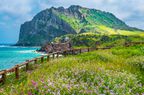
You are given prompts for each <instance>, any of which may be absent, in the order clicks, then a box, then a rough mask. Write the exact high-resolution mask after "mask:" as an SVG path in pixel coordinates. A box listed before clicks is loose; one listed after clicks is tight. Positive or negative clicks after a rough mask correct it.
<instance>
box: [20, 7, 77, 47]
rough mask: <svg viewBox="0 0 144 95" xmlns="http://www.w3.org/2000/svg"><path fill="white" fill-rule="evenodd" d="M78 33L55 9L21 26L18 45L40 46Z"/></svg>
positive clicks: (43, 12) (38, 15) (40, 14)
mask: <svg viewBox="0 0 144 95" xmlns="http://www.w3.org/2000/svg"><path fill="white" fill-rule="evenodd" d="M75 33H76V31H75V30H74V29H73V28H72V27H71V26H70V25H69V24H68V23H67V22H65V21H64V20H62V19H60V18H59V17H58V16H57V15H55V13H54V10H53V9H48V10H44V11H42V12H40V13H39V14H37V15H36V16H35V17H34V18H33V19H32V20H31V21H29V22H25V23H24V24H22V25H21V29H20V35H19V41H18V43H17V45H22V46H38V45H43V44H45V43H46V42H50V41H52V39H53V38H55V37H59V36H61V35H65V34H75Z"/></svg>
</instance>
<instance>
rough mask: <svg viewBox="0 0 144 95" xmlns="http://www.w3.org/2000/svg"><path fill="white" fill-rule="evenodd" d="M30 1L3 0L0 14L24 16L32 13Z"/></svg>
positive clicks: (0, 4) (0, 3)
mask: <svg viewBox="0 0 144 95" xmlns="http://www.w3.org/2000/svg"><path fill="white" fill-rule="evenodd" d="M30 4H31V1H30V0H3V1H1V2H0V12H4V13H9V14H14V15H24V14H27V13H29V12H31V6H30Z"/></svg>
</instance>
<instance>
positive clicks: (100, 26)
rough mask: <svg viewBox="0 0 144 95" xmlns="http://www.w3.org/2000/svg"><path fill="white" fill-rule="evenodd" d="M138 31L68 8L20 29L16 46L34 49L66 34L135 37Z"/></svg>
mask: <svg viewBox="0 0 144 95" xmlns="http://www.w3.org/2000/svg"><path fill="white" fill-rule="evenodd" d="M139 31H141V30H139V29H136V28H132V27H129V26H128V25H126V24H125V23H124V22H123V21H121V20H120V19H118V18H116V17H115V16H114V15H113V14H111V13H109V12H104V11H100V10H96V9H88V8H84V7H81V6H76V5H72V6H70V7H69V8H63V7H59V8H54V7H52V8H50V9H46V10H44V11H42V12H40V13H38V14H37V15H36V16H35V17H34V18H33V19H32V20H31V21H28V22H25V23H24V24H22V25H21V29H20V36H19V41H18V42H17V45H23V46H26V45H29V46H37V45H43V44H45V43H47V42H51V41H52V40H53V39H55V38H56V37H60V36H62V35H66V34H77V33H96V34H107V35H111V34H126V35H129V34H135V33H136V32H138V33H141V32H139Z"/></svg>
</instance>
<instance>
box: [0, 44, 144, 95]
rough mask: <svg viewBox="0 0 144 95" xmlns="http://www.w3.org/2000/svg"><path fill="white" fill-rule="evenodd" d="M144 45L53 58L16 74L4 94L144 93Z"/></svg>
mask: <svg viewBox="0 0 144 95" xmlns="http://www.w3.org/2000/svg"><path fill="white" fill-rule="evenodd" d="M143 48H144V46H133V47H129V48H123V47H117V48H114V49H111V50H104V51H103V50H98V51H93V52H90V53H83V54H80V55H76V56H68V57H66V58H60V59H55V60H51V61H50V62H48V63H45V64H43V65H38V66H39V67H38V66H35V67H32V68H34V70H33V71H29V72H28V73H24V72H23V73H21V77H20V80H19V81H18V82H17V81H14V80H13V75H12V76H11V79H10V80H8V81H7V83H6V84H5V85H4V86H1V88H0V93H1V94H2V95H9V94H12V95H17V94H18V95H19V94H27V93H29V95H32V94H31V93H33V94H34V93H35V94H36V95H44V94H45V93H47V95H52V94H54V93H55V94H58V93H61V94H63V95H64V94H67V95H68V94H72V93H75V94H82V93H85V95H87V94H91V93H93V94H100V93H101V94H102V93H105V94H106V93H107V95H109V94H110V93H111V94H112V93H115V94H119V95H133V94H136V93H139V94H140V93H144V86H142V85H143V84H144V75H143V73H144V68H143V67H144V64H143V62H144V56H143V55H144V50H143Z"/></svg>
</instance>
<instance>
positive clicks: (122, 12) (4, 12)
mask: <svg viewBox="0 0 144 95" xmlns="http://www.w3.org/2000/svg"><path fill="white" fill-rule="evenodd" d="M143 4H144V0H1V1H0V43H16V42H17V41H18V37H19V31H20V26H21V24H23V23H24V22H25V21H29V20H31V19H32V18H33V16H34V15H36V14H37V13H38V12H40V11H41V10H44V9H46V8H50V7H52V6H54V7H59V6H63V7H65V8H67V7H69V6H70V5H81V6H83V7H88V8H95V9H99V10H103V11H107V12H111V13H113V14H114V15H116V17H118V18H120V19H121V20H123V21H125V22H126V24H128V25H130V26H132V27H137V28H141V29H144V5H143Z"/></svg>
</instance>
